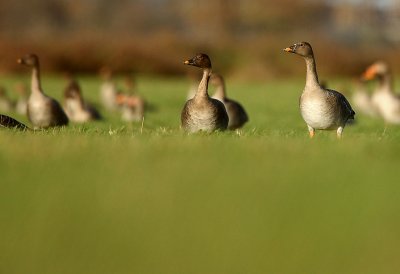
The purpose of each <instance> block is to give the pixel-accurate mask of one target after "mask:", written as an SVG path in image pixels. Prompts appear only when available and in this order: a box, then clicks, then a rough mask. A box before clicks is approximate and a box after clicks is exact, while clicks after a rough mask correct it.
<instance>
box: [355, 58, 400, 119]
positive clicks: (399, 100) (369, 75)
mask: <svg viewBox="0 0 400 274" xmlns="http://www.w3.org/2000/svg"><path fill="white" fill-rule="evenodd" d="M362 78H363V79H364V80H372V79H378V81H379V83H378V86H377V87H376V89H375V90H374V93H373V94H372V98H371V102H372V105H373V107H374V108H375V109H376V111H377V112H378V114H379V115H380V116H381V117H382V118H383V119H384V120H385V122H386V123H390V124H400V96H399V95H398V94H396V93H395V92H394V88H393V80H392V73H391V70H390V67H389V65H388V64H387V63H386V62H383V61H378V62H375V63H374V64H372V65H371V66H369V67H368V68H367V70H366V71H365V72H364V74H363V75H362Z"/></svg>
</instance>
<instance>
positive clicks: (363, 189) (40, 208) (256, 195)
mask: <svg viewBox="0 0 400 274" xmlns="http://www.w3.org/2000/svg"><path fill="white" fill-rule="evenodd" d="M24 78H25V79H28V76H26V77H24ZM80 80H81V84H82V87H83V91H84V94H85V95H86V97H89V98H92V99H93V100H97V93H98V86H99V83H98V82H97V80H96V79H94V78H90V77H86V78H85V77H83V78H81V79H80ZM1 81H2V83H4V85H5V86H7V87H9V88H11V87H12V86H13V83H15V82H16V81H17V77H6V78H3V79H1ZM43 81H44V83H43V87H44V89H45V90H46V91H47V93H49V94H52V95H53V96H55V97H57V98H60V96H61V95H60V92H59V93H57V92H56V91H57V90H60V91H61V90H62V89H63V86H64V83H63V82H62V81H60V80H59V79H57V78H55V77H53V78H45V79H43ZM138 81H139V86H138V89H139V92H140V93H142V94H143V95H144V96H145V97H146V98H147V99H148V100H149V101H150V102H151V103H152V104H153V108H154V110H153V111H152V112H150V113H148V114H146V117H145V121H144V127H143V130H141V125H140V123H139V124H130V125H128V124H125V123H123V122H121V121H119V119H118V115H116V114H106V118H107V120H106V121H104V122H99V123H93V124H87V125H84V126H79V125H72V126H69V127H68V128H63V129H55V130H49V131H47V132H34V133H31V132H16V131H7V130H1V131H0V146H1V153H0V273H4V274H19V273H40V274H56V273H57V274H69V273H74V274H77V273H85V274H91V273H96V274H97V273H117V274H125V273H185V274H187V273H215V274H217V273H237V274H239V273H274V274H288V273H324V274H329V273H332V274H337V273H341V274H346V273H349V274H350V273H363V274H368V273H371V274H373V273H374V274H375V273H399V271H400V260H399V259H398V252H399V247H398V246H399V245H400V233H399V231H400V218H399V217H398V214H399V212H400V179H399V177H400V176H399V174H400V172H399V171H400V155H399V154H400V127H395V126H390V127H388V128H387V130H386V131H385V132H384V125H383V123H382V122H381V121H379V120H372V119H368V118H365V117H363V116H362V115H360V114H359V115H357V118H358V120H357V123H356V124H354V125H352V126H348V127H347V128H346V129H345V131H344V138H343V139H342V140H341V141H338V140H336V138H335V133H334V132H317V135H316V137H315V138H314V139H313V140H310V139H309V138H308V134H307V130H306V126H305V124H304V122H303V121H302V119H301V117H300V114H299V110H298V97H299V95H300V92H301V90H302V88H303V85H304V80H303V79H293V80H290V81H282V80H280V81H279V80H275V81H265V82H264V83H245V82H228V91H229V94H230V95H231V97H232V98H235V99H238V100H240V101H241V102H242V103H243V105H244V106H245V107H246V108H247V110H248V113H249V116H250V122H249V123H248V125H246V126H245V128H244V129H243V130H242V131H241V133H240V134H237V133H234V132H224V133H215V134H210V135H206V134H198V135H192V136H187V135H185V134H183V133H182V132H181V131H180V130H179V121H180V118H179V117H180V111H181V108H182V106H183V104H184V98H185V96H186V90H187V85H188V83H187V82H185V81H184V80H182V79H175V78H172V79H170V78H159V79H157V80H153V79H152V78H150V77H145V76H143V77H139V79H138ZM346 83H347V81H346V80H336V81H333V82H331V83H330V87H332V88H335V87H338V86H343V85H346ZM356 112H357V110H356ZM12 115H13V116H14V117H18V116H16V115H15V114H12ZM18 118H19V119H20V120H21V121H23V122H27V120H26V119H25V118H23V117H18Z"/></svg>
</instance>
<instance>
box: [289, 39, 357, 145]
mask: <svg viewBox="0 0 400 274" xmlns="http://www.w3.org/2000/svg"><path fill="white" fill-rule="evenodd" d="M284 51H286V52H289V53H294V54H297V55H300V56H301V57H303V58H304V60H305V62H306V67H307V75H306V85H305V88H304V90H303V93H302V94H301V97H300V112H301V115H302V117H303V119H304V121H305V122H306V124H307V127H308V131H309V134H310V137H311V138H312V137H314V134H315V130H316V129H319V130H336V134H337V137H338V138H341V136H342V132H343V129H344V127H345V125H346V122H347V121H348V120H349V119H354V115H355V112H354V111H353V109H352V108H351V106H350V103H349V102H348V101H347V99H346V98H345V97H344V96H343V95H342V94H341V93H339V92H337V91H335V90H331V89H324V88H322V87H321V85H320V84H319V82H318V75H317V68H316V64H315V58H314V53H313V50H312V47H311V45H310V44H309V43H307V42H300V43H296V44H294V45H292V46H290V47H288V48H285V49H284Z"/></svg>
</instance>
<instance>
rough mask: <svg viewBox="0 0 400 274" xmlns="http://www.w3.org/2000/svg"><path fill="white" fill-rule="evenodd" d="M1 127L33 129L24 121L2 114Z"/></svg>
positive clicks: (0, 116)
mask: <svg viewBox="0 0 400 274" xmlns="http://www.w3.org/2000/svg"><path fill="white" fill-rule="evenodd" d="M0 128H15V129H19V130H31V129H30V128H29V127H27V126H26V125H24V124H23V123H21V122H19V121H17V120H15V119H14V118H11V117H10V116H7V115H4V114H0Z"/></svg>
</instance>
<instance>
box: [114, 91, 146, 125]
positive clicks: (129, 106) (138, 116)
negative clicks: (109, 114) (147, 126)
mask: <svg viewBox="0 0 400 274" xmlns="http://www.w3.org/2000/svg"><path fill="white" fill-rule="evenodd" d="M117 104H118V105H119V106H120V107H121V113H122V115H121V118H122V120H123V121H126V122H139V121H142V119H143V116H144V101H143V100H142V98H140V97H139V96H135V95H126V94H122V93H120V94H118V95H117Z"/></svg>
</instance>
